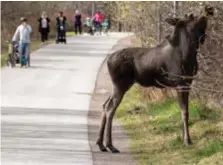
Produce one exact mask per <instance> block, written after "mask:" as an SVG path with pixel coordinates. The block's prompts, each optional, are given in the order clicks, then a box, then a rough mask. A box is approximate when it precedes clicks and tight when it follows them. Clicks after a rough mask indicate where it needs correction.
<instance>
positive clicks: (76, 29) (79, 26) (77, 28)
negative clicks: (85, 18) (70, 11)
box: [74, 23, 82, 34]
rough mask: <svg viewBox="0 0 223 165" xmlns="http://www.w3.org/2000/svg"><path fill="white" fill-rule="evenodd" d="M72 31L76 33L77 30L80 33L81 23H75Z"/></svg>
mask: <svg viewBox="0 0 223 165" xmlns="http://www.w3.org/2000/svg"><path fill="white" fill-rule="evenodd" d="M74 32H75V34H77V33H78V32H79V33H80V34H81V33H82V27H81V24H77V23H75V24H74Z"/></svg>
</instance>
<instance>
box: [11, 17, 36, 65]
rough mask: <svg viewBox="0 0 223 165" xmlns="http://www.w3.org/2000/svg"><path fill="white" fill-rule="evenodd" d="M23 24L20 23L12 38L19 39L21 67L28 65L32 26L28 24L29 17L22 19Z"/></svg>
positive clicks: (13, 40)
mask: <svg viewBox="0 0 223 165" xmlns="http://www.w3.org/2000/svg"><path fill="white" fill-rule="evenodd" d="M20 22H21V25H19V26H18V27H17V29H16V31H15V34H14V36H13V38H12V42H16V41H19V54H20V63H21V67H23V66H27V59H28V55H29V50H30V34H31V32H32V28H31V26H30V25H28V24H27V19H26V18H24V17H22V18H21V19H20Z"/></svg>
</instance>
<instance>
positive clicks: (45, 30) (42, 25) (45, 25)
mask: <svg viewBox="0 0 223 165" xmlns="http://www.w3.org/2000/svg"><path fill="white" fill-rule="evenodd" d="M38 22H39V33H40V34H41V42H42V44H43V43H44V42H45V41H47V40H48V35H49V32H50V19H49V18H48V16H47V14H46V12H43V13H42V15H41V17H40V18H39V19H38Z"/></svg>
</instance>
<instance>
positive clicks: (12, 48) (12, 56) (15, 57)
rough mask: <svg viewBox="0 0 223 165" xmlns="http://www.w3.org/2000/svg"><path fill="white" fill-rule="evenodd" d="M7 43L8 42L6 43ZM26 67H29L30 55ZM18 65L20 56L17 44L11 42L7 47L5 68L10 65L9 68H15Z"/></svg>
mask: <svg viewBox="0 0 223 165" xmlns="http://www.w3.org/2000/svg"><path fill="white" fill-rule="evenodd" d="M7 42H8V41H7ZM27 60H28V61H27V63H28V66H29V67H30V53H29V55H28V59H27ZM19 63H20V54H19V43H18V42H12V43H9V45H8V58H7V66H9V65H11V67H12V68H13V67H16V64H19Z"/></svg>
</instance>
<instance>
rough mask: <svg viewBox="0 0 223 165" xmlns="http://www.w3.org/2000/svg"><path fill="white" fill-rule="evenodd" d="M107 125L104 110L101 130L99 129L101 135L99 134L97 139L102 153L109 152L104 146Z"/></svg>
mask: <svg viewBox="0 0 223 165" xmlns="http://www.w3.org/2000/svg"><path fill="white" fill-rule="evenodd" d="M105 124H106V113H105V111H104V109H103V111H102V114H101V124H100V128H99V134H98V138H97V142H96V144H97V145H98V147H99V149H100V150H101V151H102V152H106V151H107V149H106V148H105V146H104V145H103V139H104V130H105Z"/></svg>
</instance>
